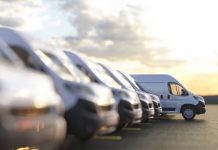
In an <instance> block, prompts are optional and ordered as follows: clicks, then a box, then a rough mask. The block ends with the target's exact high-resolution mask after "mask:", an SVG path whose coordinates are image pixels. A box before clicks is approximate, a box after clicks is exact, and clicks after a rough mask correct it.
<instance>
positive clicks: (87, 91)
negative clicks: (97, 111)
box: [64, 81, 115, 106]
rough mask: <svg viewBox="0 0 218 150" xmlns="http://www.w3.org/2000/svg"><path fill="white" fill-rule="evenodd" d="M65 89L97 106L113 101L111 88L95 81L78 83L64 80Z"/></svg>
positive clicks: (109, 103) (112, 102)
mask: <svg viewBox="0 0 218 150" xmlns="http://www.w3.org/2000/svg"><path fill="white" fill-rule="evenodd" d="M64 82H65V83H64V86H65V88H66V90H67V91H68V92H70V93H72V94H74V95H76V96H77V97H78V99H85V100H87V101H90V102H92V103H94V104H97V105H99V106H107V105H112V104H114V103H115V100H114V98H113V95H112V92H111V89H110V88H108V87H106V86H103V85H99V84H96V83H83V82H81V83H79V82H71V81H64Z"/></svg>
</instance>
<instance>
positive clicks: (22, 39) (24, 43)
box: [0, 27, 55, 53]
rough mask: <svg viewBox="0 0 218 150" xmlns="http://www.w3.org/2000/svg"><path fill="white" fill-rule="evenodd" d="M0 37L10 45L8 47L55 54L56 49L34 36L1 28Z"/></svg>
mask: <svg viewBox="0 0 218 150" xmlns="http://www.w3.org/2000/svg"><path fill="white" fill-rule="evenodd" d="M0 37H1V38H2V39H3V40H4V41H5V42H6V43H7V44H8V45H13V46H16V45H19V46H21V47H22V48H24V49H31V50H37V49H42V50H43V51H48V52H50V53H53V52H54V51H55V48H54V47H53V46H52V45H50V44H48V43H44V42H43V41H41V40H40V39H36V38H34V37H32V36H29V35H27V34H25V33H22V32H18V31H15V30H13V29H11V28H5V27H2V28H0Z"/></svg>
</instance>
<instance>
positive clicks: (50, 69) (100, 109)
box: [0, 28, 119, 140]
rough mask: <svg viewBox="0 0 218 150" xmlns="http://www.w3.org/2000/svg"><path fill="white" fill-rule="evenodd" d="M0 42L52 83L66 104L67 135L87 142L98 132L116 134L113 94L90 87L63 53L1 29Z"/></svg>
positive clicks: (83, 76) (106, 90)
mask: <svg viewBox="0 0 218 150" xmlns="http://www.w3.org/2000/svg"><path fill="white" fill-rule="evenodd" d="M0 38H2V39H3V40H4V41H5V42H6V43H7V44H8V46H9V47H10V48H11V49H12V50H13V51H14V52H15V53H16V54H17V55H18V57H19V58H20V59H21V60H22V61H23V63H24V64H25V66H26V67H28V68H32V69H34V70H38V71H41V72H43V73H45V74H47V75H48V76H49V77H50V78H51V79H52V81H53V83H54V85H55V89H56V91H57V92H58V94H59V95H60V96H61V98H62V100H63V102H64V108H65V119H66V121H67V131H68V133H70V134H74V135H75V136H76V137H77V138H79V139H81V140H87V139H89V138H91V137H92V136H93V135H94V134H95V133H96V132H98V133H99V134H101V133H102V134H104V133H108V132H113V131H114V130H115V127H116V125H117V123H118V119H119V116H118V114H117V111H116V103H115V100H114V98H113V95H112V92H111V90H110V89H109V88H107V87H105V86H100V85H98V84H94V83H90V79H89V78H88V77H87V76H86V75H85V74H83V73H82V72H81V71H79V70H78V69H77V68H76V67H75V66H74V65H73V64H72V63H71V62H70V60H68V57H67V56H66V55H65V54H64V53H63V51H61V50H58V49H56V48H55V47H53V46H51V45H49V44H47V43H44V42H42V41H39V40H38V39H34V38H33V37H29V36H28V35H26V34H23V33H20V32H17V31H14V30H12V29H8V28H0ZM45 92H46V91H45Z"/></svg>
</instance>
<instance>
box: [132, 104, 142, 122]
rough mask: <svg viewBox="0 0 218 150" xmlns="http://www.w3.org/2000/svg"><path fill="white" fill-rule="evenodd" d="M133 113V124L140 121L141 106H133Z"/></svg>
mask: <svg viewBox="0 0 218 150" xmlns="http://www.w3.org/2000/svg"><path fill="white" fill-rule="evenodd" d="M133 114H134V120H133V124H137V123H140V122H142V109H141V107H138V108H134V109H133Z"/></svg>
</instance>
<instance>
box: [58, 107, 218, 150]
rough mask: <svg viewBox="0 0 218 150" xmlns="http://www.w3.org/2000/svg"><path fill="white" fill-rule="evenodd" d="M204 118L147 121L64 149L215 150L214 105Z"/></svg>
mask: <svg viewBox="0 0 218 150" xmlns="http://www.w3.org/2000/svg"><path fill="white" fill-rule="evenodd" d="M206 108H207V112H206V114H204V115H198V116H196V118H195V120H193V121H185V120H184V119H183V118H182V116H181V115H176V116H170V117H165V118H162V119H157V120H151V121H149V122H147V123H142V124H139V125H137V126H134V127H132V128H125V129H123V130H122V131H120V132H118V133H115V134H113V135H110V136H103V137H101V136H100V137H99V136H97V137H95V138H93V139H91V140H90V141H88V142H79V141H77V140H76V139H74V138H73V137H68V139H67V140H66V141H65V146H63V147H62V149H64V150H72V149H73V150H186V149H187V150H192V149H193V150H216V149H218V105H207V106H206Z"/></svg>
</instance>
